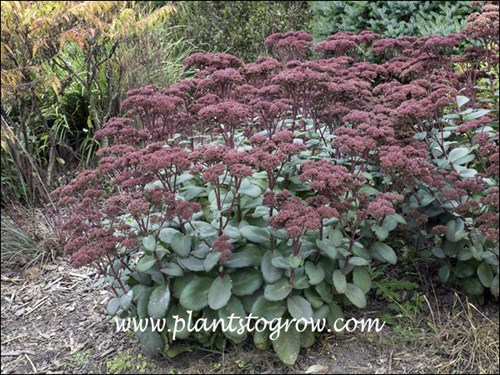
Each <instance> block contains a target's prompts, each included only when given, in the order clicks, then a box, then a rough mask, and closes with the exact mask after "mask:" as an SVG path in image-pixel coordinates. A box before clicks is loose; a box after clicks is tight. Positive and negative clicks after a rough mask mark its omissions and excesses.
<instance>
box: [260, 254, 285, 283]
mask: <svg viewBox="0 0 500 375" xmlns="http://www.w3.org/2000/svg"><path fill="white" fill-rule="evenodd" d="M273 256H274V255H273V252H272V251H271V250H268V251H267V252H266V253H265V254H264V256H263V257H262V262H261V266H260V267H261V271H262V277H263V278H264V280H265V281H266V283H268V284H272V283H275V282H276V281H278V280H279V279H280V278H281V276H282V275H283V270H282V269H280V268H276V267H274V266H273V265H272V259H273Z"/></svg>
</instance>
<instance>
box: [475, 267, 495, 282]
mask: <svg viewBox="0 0 500 375" xmlns="http://www.w3.org/2000/svg"><path fill="white" fill-rule="evenodd" d="M477 276H478V277H479V280H480V281H481V284H483V285H484V286H485V287H486V288H489V287H490V286H491V283H492V282H493V278H494V277H495V275H494V274H493V270H492V269H491V266H490V265H489V264H488V263H486V262H481V264H480V265H479V267H477Z"/></svg>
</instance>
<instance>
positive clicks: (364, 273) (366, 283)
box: [352, 267, 372, 294]
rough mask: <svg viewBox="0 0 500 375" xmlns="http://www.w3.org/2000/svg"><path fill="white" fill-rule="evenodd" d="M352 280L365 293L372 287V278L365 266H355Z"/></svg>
mask: <svg viewBox="0 0 500 375" xmlns="http://www.w3.org/2000/svg"><path fill="white" fill-rule="evenodd" d="M352 282H353V283H354V284H356V285H357V286H359V288H360V289H361V290H362V291H363V293H365V294H366V293H368V292H369V291H370V289H371V287H372V278H371V276H370V273H369V272H368V270H367V269H366V268H365V267H355V268H354V270H353V271H352Z"/></svg>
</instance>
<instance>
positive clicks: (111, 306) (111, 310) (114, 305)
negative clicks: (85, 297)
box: [106, 297, 120, 315]
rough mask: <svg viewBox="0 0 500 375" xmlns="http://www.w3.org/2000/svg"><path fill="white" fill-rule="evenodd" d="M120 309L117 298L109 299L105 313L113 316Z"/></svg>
mask: <svg viewBox="0 0 500 375" xmlns="http://www.w3.org/2000/svg"><path fill="white" fill-rule="evenodd" d="M119 308H120V299H119V298H118V297H114V298H111V299H110V300H109V301H108V305H107V306H106V311H107V312H108V314H109V315H115V314H116V313H117V312H118V309H119Z"/></svg>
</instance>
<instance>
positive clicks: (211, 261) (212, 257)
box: [203, 251, 221, 272]
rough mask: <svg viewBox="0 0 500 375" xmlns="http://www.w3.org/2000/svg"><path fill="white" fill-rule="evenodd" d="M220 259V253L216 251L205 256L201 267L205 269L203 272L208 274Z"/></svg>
mask: <svg viewBox="0 0 500 375" xmlns="http://www.w3.org/2000/svg"><path fill="white" fill-rule="evenodd" d="M220 257H221V253H219V252H217V251H212V252H210V253H208V254H207V257H206V258H205V260H204V261H203V267H204V268H205V272H210V271H211V270H212V268H214V267H215V265H216V264H217V263H218V262H219V259H220Z"/></svg>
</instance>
